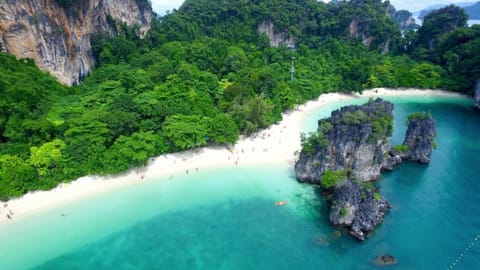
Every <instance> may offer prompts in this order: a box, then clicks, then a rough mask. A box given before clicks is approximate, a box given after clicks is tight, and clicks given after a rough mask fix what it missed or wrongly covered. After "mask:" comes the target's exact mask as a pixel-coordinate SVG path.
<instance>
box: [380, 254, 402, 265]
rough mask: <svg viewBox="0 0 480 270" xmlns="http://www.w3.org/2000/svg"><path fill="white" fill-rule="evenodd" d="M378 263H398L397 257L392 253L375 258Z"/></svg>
mask: <svg viewBox="0 0 480 270" xmlns="http://www.w3.org/2000/svg"><path fill="white" fill-rule="evenodd" d="M375 264H376V265H394V264H397V259H396V258H395V257H393V256H392V255H382V256H379V257H378V258H377V259H375Z"/></svg>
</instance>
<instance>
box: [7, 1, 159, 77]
mask: <svg viewBox="0 0 480 270" xmlns="http://www.w3.org/2000/svg"><path fill="white" fill-rule="evenodd" d="M151 16H152V10H151V7H150V5H149V4H148V2H147V0H79V1H74V4H73V5H72V6H70V7H61V6H59V5H58V4H57V1H56V0H23V1H15V0H1V6H0V37H1V41H2V44H3V47H4V50H5V51H6V52H8V53H11V54H14V55H16V56H17V57H18V58H33V59H34V60H35V63H36V64H37V65H38V66H39V67H40V68H41V69H43V70H45V71H48V72H50V73H51V74H52V75H54V76H55V77H57V78H58V80H59V81H61V82H62V83H64V84H67V85H72V84H75V83H78V82H79V81H80V79H81V78H83V77H84V76H85V75H86V74H87V73H88V72H89V71H90V69H91V68H92V67H93V66H94V64H95V63H94V61H95V60H94V58H93V56H92V52H91V45H90V37H91V36H92V34H94V33H98V32H107V33H111V34H114V33H115V31H116V25H115V23H114V22H113V20H115V21H116V22H123V23H126V24H127V25H138V26H139V35H141V36H142V35H145V33H146V31H148V29H149V27H150V20H151ZM112 19H113V20H112Z"/></svg>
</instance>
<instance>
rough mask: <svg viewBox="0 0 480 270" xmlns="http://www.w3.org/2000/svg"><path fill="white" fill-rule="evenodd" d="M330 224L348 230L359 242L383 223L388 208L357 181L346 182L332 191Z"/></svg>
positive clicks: (373, 193)
mask: <svg viewBox="0 0 480 270" xmlns="http://www.w3.org/2000/svg"><path fill="white" fill-rule="evenodd" d="M332 197H333V199H332V207H331V210H330V222H331V223H332V224H333V225H335V226H344V227H347V228H350V231H349V233H350V234H351V235H352V236H354V237H356V238H357V239H360V240H365V237H366V235H367V234H368V233H369V232H371V231H373V229H375V227H377V225H379V224H381V223H382V222H383V218H384V216H385V213H386V212H387V210H388V209H389V208H390V204H389V203H388V201H387V200H385V199H384V198H382V197H381V196H380V193H378V192H377V191H374V190H372V189H371V188H368V187H367V186H363V185H362V184H361V183H360V182H358V181H352V180H348V181H346V182H345V183H344V184H343V185H342V186H340V187H338V188H336V189H335V190H334V191H333V196H332Z"/></svg>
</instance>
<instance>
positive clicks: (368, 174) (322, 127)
mask: <svg viewBox="0 0 480 270" xmlns="http://www.w3.org/2000/svg"><path fill="white" fill-rule="evenodd" d="M392 112H393V104H392V103H390V102H387V101H384V100H381V99H377V100H375V101H369V102H368V103H367V104H365V105H362V106H355V105H352V106H346V107H343V108H341V109H340V110H336V111H334V112H332V115H331V117H330V118H328V119H323V120H320V121H319V122H318V130H317V132H315V133H313V134H310V136H308V137H305V136H303V137H302V152H301V153H300V158H299V160H298V161H297V162H296V163H295V173H296V176H297V179H298V181H300V182H309V183H313V184H320V185H321V187H322V188H323V189H324V191H325V192H326V193H327V194H328V195H329V196H328V198H327V199H328V200H329V201H330V202H331V208H330V222H331V223H332V224H333V225H335V226H343V227H346V228H347V229H349V233H350V234H351V235H352V236H354V237H356V238H357V239H359V240H365V238H366V237H367V236H368V233H369V232H371V231H373V230H374V229H375V227H376V226H378V225H379V224H381V223H382V222H383V219H384V217H385V213H386V212H387V211H388V209H389V208H390V205H389V203H388V201H387V200H385V199H384V198H383V197H382V196H381V195H380V193H379V191H378V190H376V189H375V187H374V186H373V185H372V184H371V183H366V182H368V181H372V180H375V179H377V178H378V177H379V176H380V172H381V170H384V169H387V170H392V169H393V167H394V166H395V165H396V164H399V163H401V162H402V160H405V159H406V160H412V161H417V162H421V163H428V162H429V161H430V156H431V154H432V147H433V146H434V141H433V138H434V137H435V134H436V131H435V122H434V121H433V119H432V117H431V116H430V115H429V114H426V113H414V114H412V115H410V116H409V119H408V120H409V126H408V130H407V133H406V137H405V140H404V144H403V145H401V146H399V147H396V148H394V149H389V147H388V139H389V137H390V136H391V134H392V125H393V124H392V122H393V115H392Z"/></svg>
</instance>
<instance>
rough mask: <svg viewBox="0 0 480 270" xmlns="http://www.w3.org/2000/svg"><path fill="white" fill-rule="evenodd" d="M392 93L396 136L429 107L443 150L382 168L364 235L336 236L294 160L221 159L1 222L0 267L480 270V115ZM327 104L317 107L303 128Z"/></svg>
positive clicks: (396, 139) (455, 101) (466, 107)
mask: <svg viewBox="0 0 480 270" xmlns="http://www.w3.org/2000/svg"><path fill="white" fill-rule="evenodd" d="M388 99H389V100H392V101H394V102H395V104H396V109H395V120H394V121H395V131H394V134H393V136H392V144H398V143H401V140H402V139H403V136H404V133H405V130H406V126H405V124H404V121H405V119H406V116H407V115H408V114H409V113H411V112H413V111H419V110H421V111H430V112H431V113H432V114H433V116H434V118H435V120H436V122H437V131H438V136H437V139H436V141H437V144H438V149H437V150H436V151H434V153H433V155H432V160H431V163H430V164H429V165H428V166H425V165H417V164H404V165H401V166H400V167H398V168H397V169H396V170H395V171H394V172H393V173H385V174H384V176H383V177H382V179H381V180H380V181H379V182H378V185H379V186H380V188H381V190H382V193H383V195H384V196H385V197H386V198H387V199H388V200H389V201H390V202H391V204H392V209H391V211H390V212H389V213H388V215H387V216H386V219H385V223H384V224H383V225H382V226H380V227H379V228H378V230H377V231H376V232H375V233H374V234H373V235H372V236H371V237H370V238H369V239H368V240H367V241H365V242H362V243H361V242H357V241H355V240H353V239H351V238H350V237H348V236H346V235H342V236H340V237H339V236H338V232H340V231H338V232H336V231H337V230H338V229H335V228H332V227H331V226H330V225H329V223H328V215H327V206H326V204H325V202H324V201H323V200H322V199H319V197H318V195H317V194H316V190H315V189H314V188H312V187H310V186H308V185H300V184H298V183H297V182H296V181H295V179H294V177H293V175H294V174H293V168H282V167H278V166H273V165H272V166H262V167H241V168H223V169H217V170H211V171H201V172H200V173H197V174H190V175H182V176H177V177H176V178H175V179H174V180H172V181H169V180H165V181H155V182H153V181H152V182H145V183H143V184H139V185H136V186H134V187H129V188H127V189H121V190H118V191H116V192H115V193H112V194H108V195H103V196H102V197H96V198H90V199H89V200H88V201H83V202H76V203H72V204H70V205H65V206H62V207H61V208H58V209H53V210H49V211H48V212H43V213H38V215H37V216H36V217H29V218H28V219H27V218H25V220H18V221H16V223H15V224H14V225H15V226H10V227H6V228H5V229H3V230H2V231H0V269H29V268H30V269H31V268H33V269H293V268H295V269H376V268H378V269H383V268H384V267H376V266H375V265H374V264H373V263H372V261H373V260H374V259H375V257H376V256H378V255H382V254H385V253H388V254H392V255H394V256H396V257H397V259H398V262H399V263H398V265H396V266H393V267H388V268H391V269H450V268H449V267H450V266H451V265H452V263H454V262H455V261H456V260H458V261H457V262H456V263H455V267H454V268H452V269H479V268H480V259H479V258H480V239H479V240H478V241H475V237H476V236H477V235H479V234H480V209H479V207H478V206H479V205H480V181H478V176H477V175H478V173H477V172H478V168H480V159H479V158H478V155H479V153H480V141H479V139H480V125H479V124H478V123H479V121H480V114H478V113H475V112H473V111H472V110H471V102H470V101H469V100H466V99H461V98H436V99H434V100H432V99H430V98H429V99H422V100H418V98H395V99H390V98H388ZM361 102H362V101H359V100H356V101H355V103H361ZM433 102H434V103H433ZM340 105H344V104H338V105H337V107H338V106H340ZM331 109H334V106H333V107H330V108H327V109H325V108H324V109H323V110H319V111H318V112H315V113H312V114H311V115H310V116H309V117H308V118H307V121H306V123H305V130H306V131H308V130H313V129H315V126H316V120H317V119H318V118H319V117H325V116H328V115H329V113H330V110H331ZM327 111H328V112H327ZM278 200H287V201H288V204H287V205H286V206H283V207H275V206H274V202H275V201H278ZM61 214H65V216H61ZM472 243H474V245H473V246H471V244H472ZM466 248H468V250H466ZM461 254H463V256H461ZM452 266H453V265H452Z"/></svg>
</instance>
